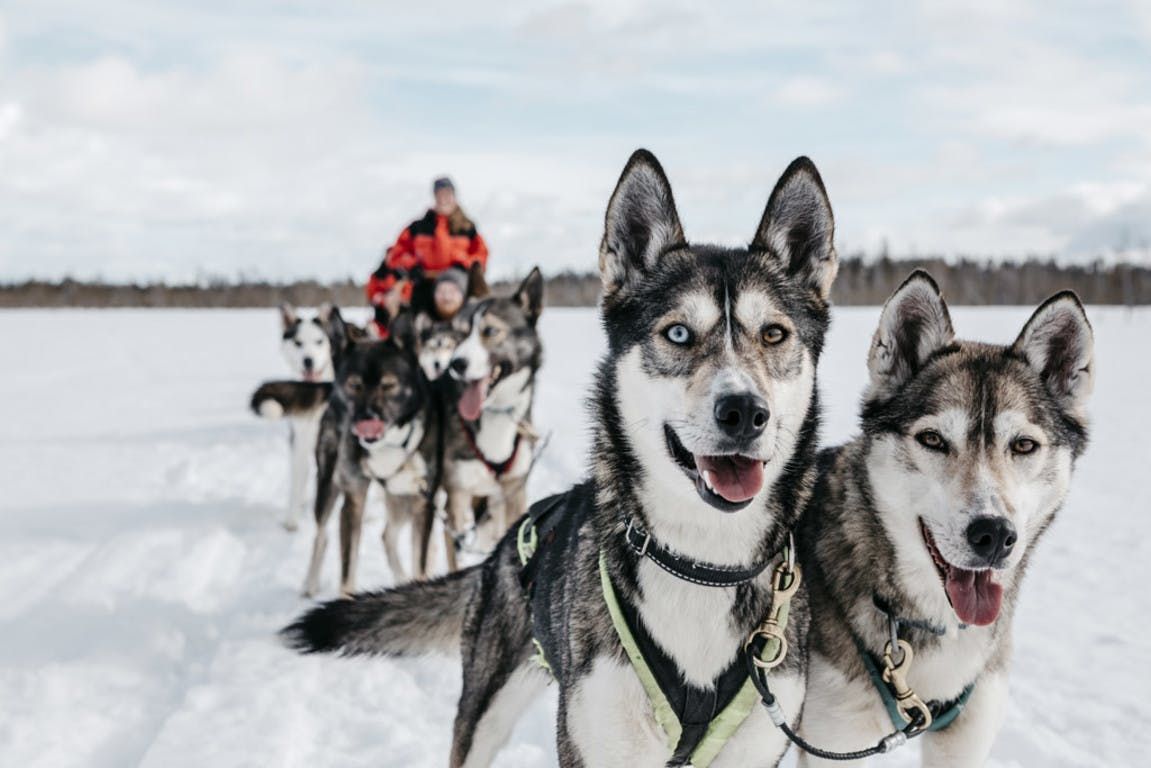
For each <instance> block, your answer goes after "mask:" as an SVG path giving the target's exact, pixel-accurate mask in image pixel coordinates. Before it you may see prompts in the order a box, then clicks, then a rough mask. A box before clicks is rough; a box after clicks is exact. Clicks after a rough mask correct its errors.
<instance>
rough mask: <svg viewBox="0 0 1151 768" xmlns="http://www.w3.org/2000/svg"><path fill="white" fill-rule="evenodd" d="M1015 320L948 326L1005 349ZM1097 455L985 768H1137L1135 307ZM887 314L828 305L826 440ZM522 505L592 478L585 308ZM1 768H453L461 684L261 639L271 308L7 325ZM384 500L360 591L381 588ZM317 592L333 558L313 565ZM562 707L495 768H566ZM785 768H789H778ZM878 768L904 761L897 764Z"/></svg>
mask: <svg viewBox="0 0 1151 768" xmlns="http://www.w3.org/2000/svg"><path fill="white" fill-rule="evenodd" d="M1030 309H1031V308H1028V307H1018V308H1010V309H999V308H992V309H967V308H957V309H955V310H954V311H953V316H954V320H955V325H956V328H957V330H958V332H959V334H960V335H961V336H964V337H969V338H981V339H983V338H985V339H989V340H995V341H1001V342H1006V341H1010V340H1011V339H1012V338H1013V337H1014V335H1015V333H1016V332H1017V331H1018V329H1019V328H1020V327H1021V325H1022V323H1023V322H1024V320H1026V318H1027V317H1028V316H1029V314H1030ZM1090 316H1091V320H1092V322H1093V323H1094V326H1095V332H1096V359H1097V387H1096V392H1095V395H1094V397H1093V400H1092V403H1091V412H1092V415H1093V429H1092V445H1091V447H1090V448H1089V450H1088V453H1087V455H1086V456H1085V457H1084V458H1083V459H1082V461H1081V462H1080V466H1079V469H1078V472H1077V475H1076V477H1075V480H1074V483H1073V492H1072V494H1071V499H1070V501H1069V502H1068V504H1067V507H1066V508H1065V509H1064V510H1063V512H1062V513H1061V514H1060V516H1059V518H1058V520H1057V522H1056V524H1055V525H1054V526H1053V527H1052V529H1051V531H1050V532H1049V533H1048V535H1047V537H1046V538H1045V540H1044V541H1043V542H1042V545H1041V546H1040V548H1039V550H1038V554H1037V556H1036V557H1035V559H1034V562H1033V564H1032V567H1031V570H1030V572H1029V574H1028V577H1027V582H1026V585H1025V587H1024V589H1023V595H1022V598H1021V600H1022V602H1021V605H1020V609H1019V611H1018V615H1017V618H1016V643H1015V659H1014V666H1013V674H1012V699H1011V706H1010V709H1009V711H1008V716H1007V722H1006V724H1005V726H1004V729H1003V731H1002V733H1001V735H1000V737H999V739H998V741H997V743H996V746H995V750H994V762H993V764H994V765H996V766H1036V765H1043V766H1082V765H1134V764H1140V763H1142V762H1144V761H1145V757H1146V752H1147V749H1148V748H1149V746H1151V745H1149V744H1148V743H1147V742H1148V739H1147V737H1146V736H1143V735H1142V732H1143V730H1144V729H1143V728H1142V724H1144V723H1146V722H1148V721H1149V720H1151V703H1149V701H1148V696H1147V694H1148V692H1149V691H1151V671H1149V669H1148V666H1147V659H1148V658H1151V597H1149V593H1148V590H1146V589H1145V588H1144V586H1143V585H1144V581H1145V579H1146V572H1147V563H1148V562H1151V543H1149V542H1151V536H1148V534H1149V533H1151V519H1149V518H1148V515H1147V512H1148V510H1149V509H1151V490H1149V489H1151V485H1149V483H1148V477H1147V471H1148V467H1149V466H1151V447H1149V446H1151V441H1148V440H1147V438H1146V434H1145V433H1146V432H1147V431H1148V428H1151V400H1149V399H1148V398H1147V395H1146V393H1147V383H1148V382H1149V381H1151V356H1148V355H1147V354H1146V353H1145V349H1146V339H1147V337H1148V335H1151V311H1148V310H1143V309H1140V310H1134V311H1131V310H1122V309H1099V308H1093V309H1091V310H1090ZM877 317H878V311H877V310H876V309H873V308H860V309H843V310H837V311H836V312H835V317H834V323H833V327H832V332H831V336H830V339H829V342H828V347H827V350H826V352H825V355H824V358H823V360H822V362H821V366H820V379H821V389H822V393H823V402H824V405H825V408H826V411H827V415H826V419H825V425H826V426H825V430H824V437H825V441H827V442H832V441H839V440H842V439H844V438H846V437H847V436H849V435H850V434H851V433H852V432H853V430H854V427H855V423H856V416H855V411H856V407H857V404H858V402H859V396H860V393H861V391H862V388H863V384H864V381H865V377H866V366H865V362H864V360H865V355H866V349H867V344H868V341H869V340H870V335H871V331H872V328H873V326H874V323H875V321H876V319H877ZM542 330H543V337H544V344H545V348H544V349H545V365H544V369H543V373H542V376H541V384H540V387H539V389H538V397H539V399H538V401H537V406H536V408H535V414H536V419H537V423H538V424H539V426H540V429H541V431H544V432H547V431H549V430H550V431H552V432H553V436H552V439H551V442H550V445H549V446H548V448H547V451H546V453H545V454H544V455H543V457H542V458H541V460H540V462H539V463H538V464H537V466H536V470H535V473H534V474H533V476H532V479H531V492H532V497H533V498H539V497H541V496H542V495H544V494H546V493H549V492H552V491H556V490H560V489H562V488H564V487H566V486H567V485H569V484H570V483H571V482H573V481H574V480H576V479H578V478H579V477H580V476H581V475H582V474H583V472H584V467H585V465H586V462H585V455H586V451H587V443H588V428H587V422H586V418H585V413H584V405H583V402H584V398H585V393H586V391H587V386H588V383H589V381H590V379H591V375H592V372H593V366H594V363H595V361H596V359H597V357H598V355H599V354H600V351H601V348H602V343H603V342H602V336H601V332H600V330H599V327H598V322H597V319H596V316H595V313H594V312H593V311H592V310H562V309H549V310H547V311H545V313H544V315H543V319H542ZM0 338H3V339H4V340H5V353H6V354H5V358H6V360H7V361H8V363H9V364H8V365H7V366H6V376H5V377H4V379H3V381H0V403H3V406H0V407H2V410H0V467H3V470H2V473H0V765H20V766H116V767H119V766H127V765H136V764H141V765H145V766H155V767H157V768H158V767H160V766H163V767H164V768H168V767H170V766H206V765H210V766H213V768H226V767H227V766H361V765H362V766H381V765H388V766H437V767H438V766H442V765H444V764H445V762H446V759H447V758H446V756H447V753H448V742H449V738H450V731H451V723H452V719H453V716H454V712H455V700H456V697H457V695H458V692H459V664H458V660H457V659H454V658H447V659H441V658H428V659H423V660H419V661H390V660H379V659H376V660H364V659H357V660H348V659H333V658H324V657H320V658H304V657H300V656H296V655H294V654H292V653H290V652H288V651H286V650H284V649H283V648H282V647H281V646H280V645H279V644H278V643H277V641H276V639H275V632H276V630H277V629H279V628H280V627H281V626H283V625H284V624H285V623H286V622H287V621H288V620H289V619H291V618H292V617H293V616H295V615H296V614H298V613H299V612H300V611H301V610H303V609H304V608H306V607H307V605H308V602H307V601H305V600H303V599H302V598H300V597H299V587H300V585H301V583H302V579H303V575H304V568H305V565H306V562H307V556H308V552H309V549H310V545H311V535H312V530H311V528H312V524H311V523H310V521H305V523H304V524H303V525H302V526H301V530H300V532H298V533H296V534H294V535H293V534H288V533H286V532H285V531H284V530H283V529H281V528H280V527H279V519H280V517H281V515H282V509H283V505H284V503H285V501H286V497H287V481H288V453H287V443H286V439H285V430H286V426H285V425H283V424H272V423H268V422H263V421H260V420H259V419H257V418H255V417H254V416H252V415H251V414H250V413H249V412H248V411H247V400H248V395H249V394H250V392H251V390H252V389H253V388H254V387H255V385H256V384H257V383H258V382H259V381H261V380H263V379H268V378H279V377H282V376H283V375H284V370H283V368H284V366H283V363H282V362H281V361H280V359H279V353H278V348H277V345H278V340H279V330H278V320H277V316H276V313H275V312H274V311H273V310H204V311H191V310H189V311H161V310H101V311H80V310H75V311H73V310H69V311H4V312H0ZM380 504H381V502H380V501H379V498H378V496H375V495H374V494H373V500H372V501H371V502H370V512H369V514H370V518H369V520H368V522H367V525H366V529H365V532H364V538H363V542H362V547H363V549H362V557H361V569H360V584H361V585H362V586H363V587H365V588H367V587H373V586H379V585H385V584H388V583H390V576H389V574H388V572H387V569H386V566H385V565H384V558H383V552H382V548H381V547H380V545H379V535H380V530H381V526H382V516H381V507H380ZM324 580H325V581H324V583H325V589H326V592H325V595H324V596H325V597H331V596H333V594H334V588H335V581H336V562H335V547H330V548H329V561H328V563H327V564H326V566H325V572H324ZM553 698H554V695H553V696H545V697H543V698H541V700H540V702H539V704H538V705H537V706H536V707H534V708H533V709H532V711H530V712H529V713H528V715H527V716H526V717H525V718H524V719H523V721H522V722H521V723H520V725H519V727H518V728H517V729H516V731H515V734H514V735H513V738H512V741H511V743H510V744H509V746H508V747H507V748H506V749H505V750H504V752H503V753H501V755H500V758H499V760H498V765H500V766H512V767H513V768H514V767H522V768H527V767H528V766H547V765H553V764H554V762H555V757H554V748H553V746H552V740H553V735H552V734H553V718H554V701H553ZM792 760H793V758H789V759H788V761H787V762H788V764H790V763H791V762H792ZM873 764H875V765H884V766H887V765H890V766H909V765H913V764H915V750H914V749H908V750H905V751H904V753H897V754H896V755H893V756H891V757H889V758H887V759H883V760H877V761H873Z"/></svg>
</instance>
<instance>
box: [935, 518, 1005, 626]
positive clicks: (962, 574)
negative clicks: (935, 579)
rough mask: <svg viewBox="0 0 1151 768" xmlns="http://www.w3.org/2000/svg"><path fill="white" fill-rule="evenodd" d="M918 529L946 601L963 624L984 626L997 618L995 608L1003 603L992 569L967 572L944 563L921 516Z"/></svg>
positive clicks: (997, 613)
mask: <svg viewBox="0 0 1151 768" xmlns="http://www.w3.org/2000/svg"><path fill="white" fill-rule="evenodd" d="M919 532H920V533H921V534H922V535H923V543H924V545H925V546H926V547H927V553H928V554H929V555H931V562H933V563H934V564H935V570H936V571H937V572H938V573H939V579H940V581H942V582H943V591H944V592H946V593H947V600H948V602H950V603H951V608H952V610H954V611H955V615H956V616H958V617H959V620H960V621H962V622H963V623H964V624H974V625H975V626H978V627H985V626H987V625H988V624H991V623H993V622H994V621H995V620H996V619H997V618H999V609H1000V607H1002V605H1003V586H1002V585H1001V584H999V583H998V582H996V581H995V572H994V571H992V570H991V569H990V568H986V569H984V570H981V571H971V570H967V569H966V568H958V567H956V566H954V565H952V564H951V563H949V562H947V560H946V559H944V557H943V555H942V553H940V551H939V547H937V546H936V545H935V537H934V536H932V535H931V530H930V529H928V527H927V523H925V522H923V518H920V519H919Z"/></svg>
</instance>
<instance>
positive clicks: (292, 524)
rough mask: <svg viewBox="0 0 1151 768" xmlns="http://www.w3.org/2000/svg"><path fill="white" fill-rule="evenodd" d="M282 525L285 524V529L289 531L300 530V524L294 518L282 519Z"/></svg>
mask: <svg viewBox="0 0 1151 768" xmlns="http://www.w3.org/2000/svg"><path fill="white" fill-rule="evenodd" d="M280 525H282V526H284V530H285V531H287V532H288V533H295V532H296V531H298V530H300V524H299V523H297V522H296V521H295V520H292V519H288V520H281V521H280Z"/></svg>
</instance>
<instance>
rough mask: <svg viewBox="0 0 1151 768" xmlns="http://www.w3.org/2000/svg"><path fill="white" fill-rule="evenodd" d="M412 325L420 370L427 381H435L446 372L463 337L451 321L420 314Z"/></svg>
mask: <svg viewBox="0 0 1151 768" xmlns="http://www.w3.org/2000/svg"><path fill="white" fill-rule="evenodd" d="M413 323H414V330H415V340H416V359H417V360H418V361H419V363H420V369H421V370H422V371H423V372H424V376H425V377H427V379H428V381H437V380H439V378H440V377H441V376H443V375H444V374H445V373H447V372H448V366H449V365H451V362H452V355H453V354H454V353H455V351H456V347H457V346H459V343H460V342H461V341H463V338H464V336H463V334H462V333H461V332H460V330H459V329H457V328H456V325H455V324H454V323H453V322H452V321H451V320H437V319H434V318H433V317H432V316H431V315H428V314H425V313H422V312H421V313H420V314H418V315H416V317H415V320H414V321H413Z"/></svg>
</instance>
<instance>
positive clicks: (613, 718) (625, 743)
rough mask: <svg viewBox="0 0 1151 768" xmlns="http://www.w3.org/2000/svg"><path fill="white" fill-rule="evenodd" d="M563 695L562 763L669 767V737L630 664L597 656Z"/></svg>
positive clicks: (609, 767)
mask: <svg viewBox="0 0 1151 768" xmlns="http://www.w3.org/2000/svg"><path fill="white" fill-rule="evenodd" d="M561 696H562V697H563V702H562V704H561V711H562V713H563V715H562V716H563V718H564V720H563V722H562V724H561V727H560V731H561V732H562V733H563V734H564V739H563V740H561V743H560V745H559V746H560V747H561V750H560V755H561V764H563V765H565V766H566V765H586V766H589V768H590V766H596V768H601V767H602V768H662V766H664V765H666V764H667V761H668V759H669V758H670V757H671V748H670V747H669V746H668V744H667V736H666V735H664V732H663V730H662V729H661V728H660V726H659V723H657V722H656V721H655V717H654V716H653V715H652V708H651V703H650V702H649V701H648V699H647V694H646V693H645V692H644V690H643V686H642V685H641V684H640V682H639V678H638V677H637V676H636V673H635V670H633V669H632V668H631V665H630V664H628V662H627V661H623V660H620V659H617V658H609V657H607V656H601V657H599V658H598V659H596V660H595V662H594V663H593V664H592V666H591V669H590V671H589V672H588V673H587V674H586V675H584V676H583V677H581V678H579V680H577V681H576V682H575V684H574V685H573V686H572V687H571V689H570V690H568V691H564V692H562V693H561ZM564 740H566V744H564V743H563V741H564ZM565 753H566V755H567V757H566V760H565V758H564V754H565Z"/></svg>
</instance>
